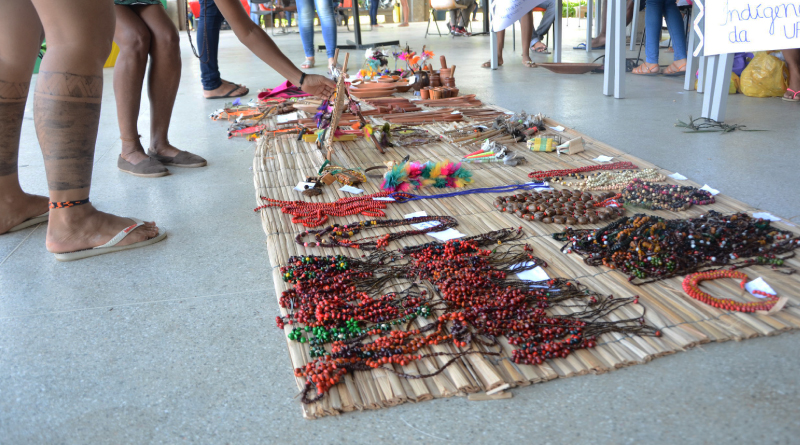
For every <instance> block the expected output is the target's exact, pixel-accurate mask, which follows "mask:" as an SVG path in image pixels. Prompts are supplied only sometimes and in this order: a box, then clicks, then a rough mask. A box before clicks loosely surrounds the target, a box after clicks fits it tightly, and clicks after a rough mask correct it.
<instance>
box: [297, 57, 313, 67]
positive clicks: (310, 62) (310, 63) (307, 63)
mask: <svg viewBox="0 0 800 445" xmlns="http://www.w3.org/2000/svg"><path fill="white" fill-rule="evenodd" d="M314 62H315V60H314V58H313V57H311V58H309V57H306V61H305V62H303V64H302V65H300V68H302V69H304V70H307V69H309V68H314Z"/></svg>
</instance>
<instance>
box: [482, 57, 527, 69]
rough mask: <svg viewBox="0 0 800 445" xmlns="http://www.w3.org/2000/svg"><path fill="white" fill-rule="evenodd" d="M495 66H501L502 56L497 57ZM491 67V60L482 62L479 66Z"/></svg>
mask: <svg viewBox="0 0 800 445" xmlns="http://www.w3.org/2000/svg"><path fill="white" fill-rule="evenodd" d="M528 60H530V59H528ZM497 66H503V58H502V57H498V58H497ZM491 67H492V61H491V60H490V61H488V62H483V64H481V68H491Z"/></svg>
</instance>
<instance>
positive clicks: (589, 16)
mask: <svg viewBox="0 0 800 445" xmlns="http://www.w3.org/2000/svg"><path fill="white" fill-rule="evenodd" d="M592 12H594V0H588V1H587V2H586V52H587V53H588V52H591V51H592Z"/></svg>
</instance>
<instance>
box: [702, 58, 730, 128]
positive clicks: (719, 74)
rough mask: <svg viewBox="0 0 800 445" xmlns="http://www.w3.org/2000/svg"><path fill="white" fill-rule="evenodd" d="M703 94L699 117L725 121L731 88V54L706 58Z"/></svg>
mask: <svg viewBox="0 0 800 445" xmlns="http://www.w3.org/2000/svg"><path fill="white" fill-rule="evenodd" d="M706 59H708V65H707V66H706V78H705V93H704V94H703V111H702V113H701V116H703V117H707V118H709V119H714V120H715V121H718V122H722V121H724V120H725V111H726V108H727V105H728V88H730V86H731V69H732V67H733V54H721V55H718V56H710V57H706Z"/></svg>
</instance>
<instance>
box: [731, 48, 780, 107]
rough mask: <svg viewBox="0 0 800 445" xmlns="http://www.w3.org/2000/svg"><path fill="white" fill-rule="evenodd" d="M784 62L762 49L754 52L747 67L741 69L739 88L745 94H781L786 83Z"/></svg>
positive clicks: (760, 95) (757, 95)
mask: <svg viewBox="0 0 800 445" xmlns="http://www.w3.org/2000/svg"><path fill="white" fill-rule="evenodd" d="M788 77H789V72H788V70H787V68H786V63H784V62H782V61H781V60H780V59H778V58H777V57H775V56H772V55H770V54H768V53H766V52H764V51H759V52H757V53H756V55H755V57H753V60H751V61H750V64H749V65H747V68H745V69H744V71H742V77H741V80H740V86H739V88H740V90H741V92H742V93H743V94H744V95H745V96H751V97H774V96H783V93H784V92H786V87H787V86H788V83H787V81H786V79H787V78H788Z"/></svg>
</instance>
